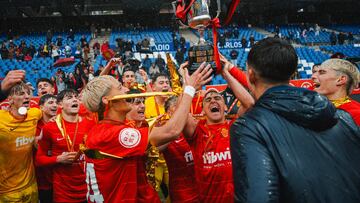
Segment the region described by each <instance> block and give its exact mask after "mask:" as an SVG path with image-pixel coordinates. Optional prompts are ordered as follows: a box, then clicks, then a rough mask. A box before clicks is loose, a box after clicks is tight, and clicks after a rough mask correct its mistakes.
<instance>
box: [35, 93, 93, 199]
mask: <svg viewBox="0 0 360 203" xmlns="http://www.w3.org/2000/svg"><path fill="white" fill-rule="evenodd" d="M57 103H58V105H59V107H60V108H61V114H59V115H58V116H56V119H55V121H52V122H49V123H47V124H46V125H45V126H44V127H43V135H42V136H43V137H42V139H41V140H40V141H39V148H38V151H37V154H36V163H37V165H38V166H52V167H53V181H52V182H53V201H54V202H84V201H86V191H87V190H86V183H85V172H84V157H83V156H80V157H79V156H78V153H79V152H78V151H79V144H81V143H83V139H84V136H85V135H86V134H87V133H88V132H89V131H90V130H91V128H92V126H93V125H94V123H95V122H94V121H92V120H88V119H87V118H85V117H81V116H79V115H78V113H79V107H80V102H79V98H78V93H77V92H76V90H72V89H66V90H63V91H61V92H60V93H59V94H58V95H57ZM48 151H51V155H49V154H48Z"/></svg>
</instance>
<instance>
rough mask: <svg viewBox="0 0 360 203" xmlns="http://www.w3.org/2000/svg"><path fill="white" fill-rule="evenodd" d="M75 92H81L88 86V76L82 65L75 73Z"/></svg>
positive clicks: (78, 66)
mask: <svg viewBox="0 0 360 203" xmlns="http://www.w3.org/2000/svg"><path fill="white" fill-rule="evenodd" d="M74 78H75V80H76V82H75V90H76V91H78V92H81V90H82V88H83V87H84V86H85V85H86V79H87V78H86V76H85V73H84V70H83V68H82V66H81V65H77V66H76V67H75V71H74Z"/></svg>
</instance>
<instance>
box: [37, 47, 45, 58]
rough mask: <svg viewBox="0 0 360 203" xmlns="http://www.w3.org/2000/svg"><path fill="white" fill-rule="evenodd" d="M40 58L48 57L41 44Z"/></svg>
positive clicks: (39, 49)
mask: <svg viewBox="0 0 360 203" xmlns="http://www.w3.org/2000/svg"><path fill="white" fill-rule="evenodd" d="M38 57H46V53H45V52H44V45H42V44H40V46H39V48H38Z"/></svg>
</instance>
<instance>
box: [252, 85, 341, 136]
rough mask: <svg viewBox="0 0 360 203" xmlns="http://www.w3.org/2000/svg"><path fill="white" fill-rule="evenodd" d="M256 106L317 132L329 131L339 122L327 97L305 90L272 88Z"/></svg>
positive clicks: (285, 87)
mask: <svg viewBox="0 0 360 203" xmlns="http://www.w3.org/2000/svg"><path fill="white" fill-rule="evenodd" d="M256 106H260V107H263V108H265V109H268V110H270V111H272V112H274V113H276V114H278V115H280V116H282V117H284V118H286V119H287V120H289V121H292V122H294V123H296V124H298V125H300V126H303V127H305V128H309V129H312V130H315V131H323V130H326V129H329V128H331V127H333V126H334V125H335V124H336V123H337V121H338V117H337V116H336V108H335V106H334V105H333V104H332V103H331V102H330V101H329V100H328V99H327V98H326V97H324V96H321V95H319V94H318V93H317V92H314V91H310V90H307V89H304V88H297V87H291V86H276V87H272V88H270V89H268V90H267V91H266V92H265V93H264V94H263V95H262V96H261V97H260V98H259V100H258V101H257V102H256Z"/></svg>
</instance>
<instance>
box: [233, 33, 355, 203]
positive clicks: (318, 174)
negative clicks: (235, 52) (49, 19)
mask: <svg viewBox="0 0 360 203" xmlns="http://www.w3.org/2000/svg"><path fill="white" fill-rule="evenodd" d="M297 61H298V58H297V55H296V51H295V49H294V48H293V47H292V46H291V45H290V44H288V43H287V42H285V41H282V40H279V39H274V38H266V39H264V40H261V41H260V42H258V43H256V44H255V46H254V47H253V48H252V50H251V51H250V53H249V56H248V60H247V64H248V72H247V75H248V81H249V87H250V90H251V92H252V93H253V95H254V97H255V100H256V103H255V105H254V107H253V108H252V109H250V111H248V112H246V114H244V115H243V116H242V117H241V118H239V119H238V120H237V121H235V122H234V124H233V125H232V126H231V129H230V137H231V145H230V146H231V147H230V149H231V158H232V164H233V178H234V186H235V187H234V190H235V201H236V202H294V203H296V202H327V203H337V202H348V203H357V202H359V200H360V188H359V187H358V185H360V174H359V171H360V148H359V145H360V141H359V135H360V131H359V128H358V127H357V126H356V124H355V123H354V122H353V121H352V120H351V118H350V116H349V115H345V114H344V113H341V112H339V111H336V109H335V107H334V106H333V105H332V104H331V103H330V101H329V100H327V99H326V98H324V97H323V96H321V95H319V94H318V93H316V92H314V91H310V90H306V89H303V88H297V87H292V86H289V79H290V76H291V75H292V74H293V73H294V72H295V70H296V69H297ZM299 167H301V170H299ZM335 185H336V189H335V188H334V186H335Z"/></svg>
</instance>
